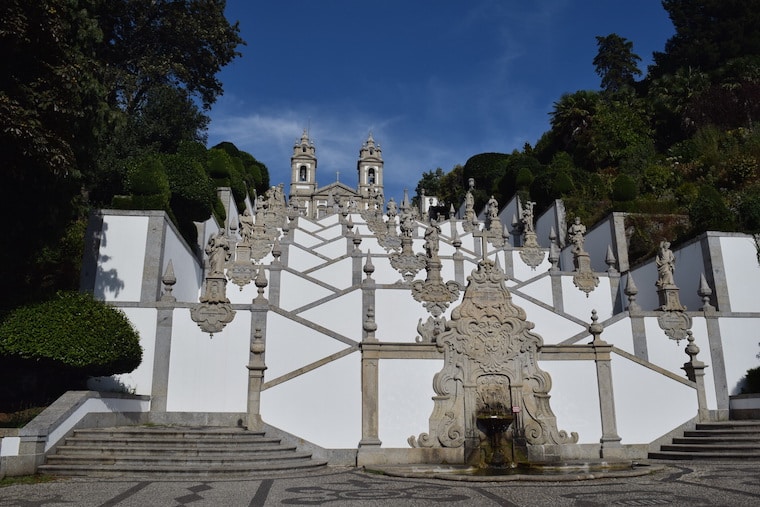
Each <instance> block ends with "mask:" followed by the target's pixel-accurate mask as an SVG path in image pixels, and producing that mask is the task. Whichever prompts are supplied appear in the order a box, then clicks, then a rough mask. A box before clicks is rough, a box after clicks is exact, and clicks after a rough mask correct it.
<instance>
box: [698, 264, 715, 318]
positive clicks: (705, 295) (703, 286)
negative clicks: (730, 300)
mask: <svg viewBox="0 0 760 507" xmlns="http://www.w3.org/2000/svg"><path fill="white" fill-rule="evenodd" d="M712 293H713V291H712V289H711V288H710V285H709V284H708V283H707V278H705V274H704V273H702V274H701V275H700V277H699V289H698V290H697V294H698V295H699V297H700V298H702V308H700V310H702V311H703V312H711V311H714V310H715V307H714V306H713V305H711V304H710V296H712Z"/></svg>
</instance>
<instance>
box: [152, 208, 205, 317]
mask: <svg viewBox="0 0 760 507" xmlns="http://www.w3.org/2000/svg"><path fill="white" fill-rule="evenodd" d="M167 220H168V219H167ZM163 260H164V263H163V268H162V271H161V272H162V273H165V272H166V268H167V266H168V265H169V261H171V262H172V266H173V269H174V276H175V277H176V278H177V283H176V284H174V287H172V295H173V296H174V297H175V298H177V301H187V302H196V301H198V295H199V294H200V288H201V284H202V283H203V265H202V264H201V263H200V262H198V259H197V258H196V257H195V255H193V253H192V252H191V251H190V248H189V247H188V246H187V243H185V240H184V239H182V238H181V237H180V236H179V235H178V234H177V233H175V231H174V228H173V227H171V226H170V225H169V223H168V222H167V223H166V239H165V243H164V258H163Z"/></svg>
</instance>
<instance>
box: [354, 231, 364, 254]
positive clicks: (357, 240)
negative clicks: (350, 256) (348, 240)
mask: <svg viewBox="0 0 760 507" xmlns="http://www.w3.org/2000/svg"><path fill="white" fill-rule="evenodd" d="M352 241H353V243H354V251H356V250H359V245H361V243H362V237H361V235H360V234H359V231H354V239H353V240H352Z"/></svg>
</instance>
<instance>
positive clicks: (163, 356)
mask: <svg viewBox="0 0 760 507" xmlns="http://www.w3.org/2000/svg"><path fill="white" fill-rule="evenodd" d="M173 319H174V308H173V307H172V306H169V305H167V304H165V303H159V306H158V311H157V315H156V343H155V350H154V352H153V381H152V383H151V390H150V411H151V412H166V402H167V398H168V395H169V392H168V391H169V357H170V355H171V348H172V323H173Z"/></svg>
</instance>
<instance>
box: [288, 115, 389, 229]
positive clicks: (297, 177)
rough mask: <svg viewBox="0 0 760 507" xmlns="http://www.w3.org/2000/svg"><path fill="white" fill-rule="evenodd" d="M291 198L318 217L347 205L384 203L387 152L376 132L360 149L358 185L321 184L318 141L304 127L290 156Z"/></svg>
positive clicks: (358, 208)
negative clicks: (384, 150)
mask: <svg viewBox="0 0 760 507" xmlns="http://www.w3.org/2000/svg"><path fill="white" fill-rule="evenodd" d="M290 171H291V177H290V201H291V202H292V205H293V207H295V208H297V209H298V211H299V214H300V215H301V216H305V217H308V218H312V219H317V218H321V217H324V216H326V215H329V214H331V211H332V210H333V209H334V208H335V207H341V206H345V207H346V208H347V209H351V210H353V211H361V210H366V209H370V208H372V207H374V206H375V205H377V206H383V204H384V202H385V201H384V197H383V152H382V150H381V148H380V145H379V144H378V143H376V142H375V140H374V138H373V137H372V134H369V136H367V140H366V141H364V143H363V144H362V146H361V149H360V150H359V158H358V160H357V162H356V171H357V176H358V181H357V186H356V188H352V187H350V186H348V185H346V184H345V183H342V182H340V181H334V182H332V183H330V184H328V185H324V186H321V187H320V186H319V184H318V182H317V154H316V147H315V146H314V142H313V141H312V140H311V139H310V138H309V133H308V131H306V130H304V131H303V134H302V135H301V139H300V140H297V141H296V142H295V144H294V145H293V155H292V156H291V157H290Z"/></svg>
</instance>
